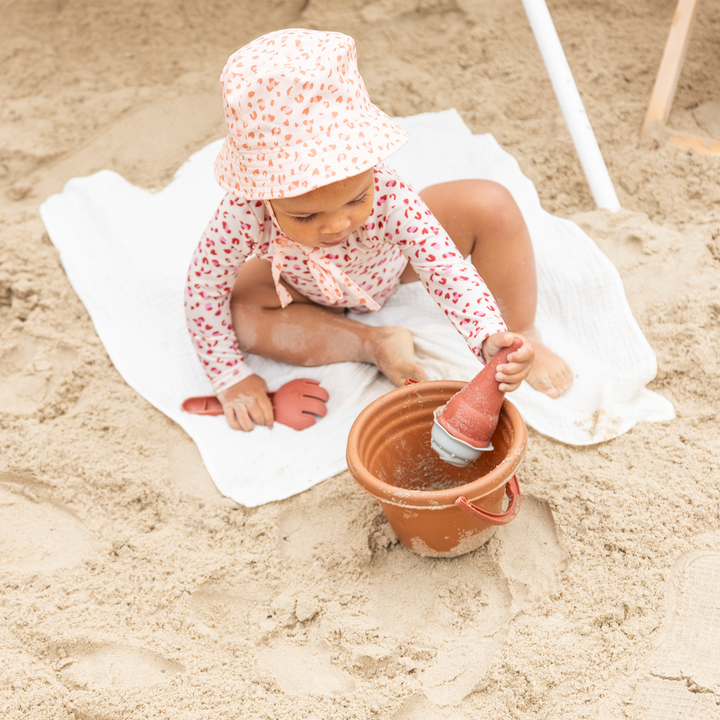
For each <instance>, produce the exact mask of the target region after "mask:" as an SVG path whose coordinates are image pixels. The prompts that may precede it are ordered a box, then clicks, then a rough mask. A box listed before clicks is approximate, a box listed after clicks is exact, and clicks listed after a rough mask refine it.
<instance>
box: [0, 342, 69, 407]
mask: <svg viewBox="0 0 720 720" xmlns="http://www.w3.org/2000/svg"><path fill="white" fill-rule="evenodd" d="M76 358H77V352H76V351H75V350H73V349H72V348H71V347H69V346H67V345H62V344H60V345H58V344H57V343H54V342H52V341H50V340H44V339H42V338H36V337H33V336H31V335H26V334H23V335H20V337H19V338H18V340H17V343H16V344H15V345H13V346H12V347H11V348H10V349H8V350H6V351H5V352H4V353H3V354H2V357H0V411H1V412H5V413H10V414H11V415H30V414H32V413H34V412H35V411H36V410H37V409H38V407H40V405H41V404H42V402H43V401H44V400H45V398H47V397H48V396H49V395H50V393H51V392H52V391H53V390H54V389H55V388H56V387H57V386H58V384H59V383H60V381H61V380H62V378H63V375H65V374H66V373H67V371H68V370H70V368H71V367H72V365H73V363H74V362H75V359H76Z"/></svg>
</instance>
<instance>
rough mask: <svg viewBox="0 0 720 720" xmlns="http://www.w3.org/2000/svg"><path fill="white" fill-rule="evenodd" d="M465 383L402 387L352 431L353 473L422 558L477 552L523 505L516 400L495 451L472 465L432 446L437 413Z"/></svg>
mask: <svg viewBox="0 0 720 720" xmlns="http://www.w3.org/2000/svg"><path fill="white" fill-rule="evenodd" d="M464 386H465V383H463V382H455V381H449V380H441V381H436V382H423V383H416V384H413V385H409V386H406V387H402V388H398V389H397V390H393V391H391V392H389V393H387V394H386V395H383V396H382V397H380V398H378V399H377V400H375V401H374V402H372V403H370V405H368V406H367V407H366V408H365V409H364V410H363V411H362V412H361V413H360V415H358V417H357V419H356V420H355V422H354V423H353V426H352V428H351V429H350V435H349V437H348V446H347V462H348V467H349V468H350V472H351V473H352V475H353V477H354V478H355V480H356V482H357V483H358V485H360V487H362V488H363V489H364V490H366V491H367V492H368V493H370V495H372V496H373V497H374V498H376V499H377V500H378V501H379V502H380V505H381V506H382V509H383V511H384V513H385V515H386V517H387V519H388V522H389V523H390V527H391V528H392V529H393V532H394V533H395V535H396V536H397V538H398V539H399V540H400V542H401V543H402V544H403V545H405V547H407V548H409V549H410V550H412V551H413V552H416V553H418V554H420V555H429V556H432V557H456V556H457V555H463V554H464V553H467V552H471V551H472V550H475V549H477V548H478V547H480V546H481V545H483V544H484V543H486V542H487V541H488V540H489V539H490V537H492V535H493V533H494V532H495V528H496V527H497V526H498V525H504V524H506V523H508V522H510V521H511V520H513V519H514V518H515V517H516V516H517V513H518V511H519V509H520V488H519V486H518V483H517V478H516V477H515V472H516V470H517V468H518V467H519V465H520V463H521V462H522V459H523V455H524V454H525V446H526V444H527V428H526V427H525V423H524V422H523V419H522V418H521V417H520V413H519V412H518V411H517V410H516V409H515V407H514V406H513V405H512V403H510V402H509V401H508V400H505V401H504V402H503V406H502V409H501V411H500V418H499V421H498V425H497V429H496V430H495V433H494V435H493V436H492V445H493V448H494V449H493V450H490V451H488V452H484V453H482V454H481V455H480V457H479V458H478V459H477V460H475V461H474V462H472V463H470V465H468V466H467V467H455V466H453V465H449V464H448V463H445V462H443V461H442V460H441V459H440V458H439V457H438V455H437V454H436V453H435V451H434V450H433V449H432V447H431V445H430V435H431V432H432V425H433V411H434V410H435V408H437V407H440V406H441V405H444V404H445V403H446V402H447V401H448V400H449V399H450V398H451V397H452V396H453V395H455V393H457V392H459V391H460V390H462V388H463V387H464ZM505 495H507V496H508V498H509V506H508V508H507V509H506V510H504V511H503V501H504V498H505Z"/></svg>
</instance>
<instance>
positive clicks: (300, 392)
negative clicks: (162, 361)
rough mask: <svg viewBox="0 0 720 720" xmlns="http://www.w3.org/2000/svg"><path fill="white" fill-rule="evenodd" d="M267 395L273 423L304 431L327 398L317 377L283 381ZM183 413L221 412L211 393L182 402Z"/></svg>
mask: <svg viewBox="0 0 720 720" xmlns="http://www.w3.org/2000/svg"><path fill="white" fill-rule="evenodd" d="M268 397H269V398H270V402H271V403H272V406H273V412H274V413H275V422H279V423H280V424H282V425H287V426H288V427H290V428H292V429H293V430H305V429H306V428H309V427H310V426H311V425H314V424H315V422H316V417H315V416H317V417H325V416H326V415H327V407H326V406H325V403H326V402H327V401H328V400H329V399H330V396H329V395H328V392H327V390H325V388H323V387H320V383H319V382H317V380H310V379H309V378H298V379H297V380H291V381H290V382H289V383H285V385H283V386H282V387H281V388H279V389H278V390H276V391H275V392H269V393H268ZM182 409H183V410H184V411H185V412H189V413H193V414H194V415H222V414H223V409H222V405H221V404H220V401H219V400H218V399H217V398H216V397H215V396H214V395H202V396H198V397H190V398H188V399H187V400H185V401H184V402H183V404H182Z"/></svg>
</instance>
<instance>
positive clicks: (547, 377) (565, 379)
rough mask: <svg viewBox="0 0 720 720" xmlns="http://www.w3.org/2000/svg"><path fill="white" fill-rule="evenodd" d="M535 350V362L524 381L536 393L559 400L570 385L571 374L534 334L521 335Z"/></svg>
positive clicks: (560, 360) (561, 360)
mask: <svg viewBox="0 0 720 720" xmlns="http://www.w3.org/2000/svg"><path fill="white" fill-rule="evenodd" d="M523 335H525V336H526V337H527V338H528V340H530V342H531V343H532V346H533V348H535V361H534V362H533V366H532V368H531V370H530V374H529V375H528V376H527V378H526V380H527V381H528V383H530V386H531V387H533V388H535V390H537V391H538V392H541V393H544V394H545V395H547V396H548V397H551V398H553V399H554V398H559V397H560V396H561V395H562V394H563V393H564V392H565V391H566V390H567V389H568V388H569V387H570V385H572V381H573V373H572V370H571V369H570V367H569V366H568V364H567V363H566V362H565V361H564V360H563V359H562V358H561V357H560V356H559V355H556V354H555V353H554V352H553V351H552V350H551V349H550V348H549V347H548V346H547V345H545V343H543V341H542V340H540V336H539V335H537V333H535V332H526V333H523Z"/></svg>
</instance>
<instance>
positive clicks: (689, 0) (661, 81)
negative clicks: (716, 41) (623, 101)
mask: <svg viewBox="0 0 720 720" xmlns="http://www.w3.org/2000/svg"><path fill="white" fill-rule="evenodd" d="M697 7H698V0H678V4H677V7H676V8H675V16H674V17H673V23H672V27H671V28H670V34H669V35H668V39H667V42H666V43H665V51H664V52H663V56H662V61H661V62H660V69H659V70H658V74H657V77H656V78H655V86H654V87H653V91H652V97H651V98H650V105H649V106H648V111H647V115H646V116H645V124H644V125H643V129H646V128H647V126H648V124H649V123H653V122H660V123H662V124H665V123H666V122H667V120H668V116H669V115H670V107H671V106H672V102H673V98H674V97H675V90H676V89H677V84H678V79H679V77H680V71H681V70H682V66H683V62H684V61H685V52H686V51H687V46H688V40H689V39H690V29H691V28H692V25H693V21H694V20H695V14H696V12H697Z"/></svg>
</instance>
